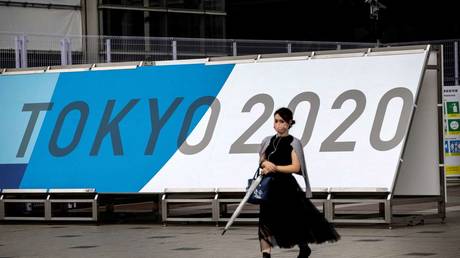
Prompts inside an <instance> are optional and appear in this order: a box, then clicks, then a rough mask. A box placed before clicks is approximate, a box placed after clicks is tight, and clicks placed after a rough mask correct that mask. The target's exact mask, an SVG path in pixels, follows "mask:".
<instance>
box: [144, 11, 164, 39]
mask: <svg viewBox="0 0 460 258" xmlns="http://www.w3.org/2000/svg"><path fill="white" fill-rule="evenodd" d="M147 20H148V23H149V26H150V37H166V36H168V34H167V28H166V13H161V12H150V13H149V17H148V18H147Z"/></svg>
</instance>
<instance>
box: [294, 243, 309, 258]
mask: <svg viewBox="0 0 460 258" xmlns="http://www.w3.org/2000/svg"><path fill="white" fill-rule="evenodd" d="M310 254H311V249H310V247H308V244H307V243H302V244H299V256H297V258H306V257H309V256H310Z"/></svg>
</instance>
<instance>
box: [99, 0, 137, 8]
mask: <svg viewBox="0 0 460 258" xmlns="http://www.w3.org/2000/svg"><path fill="white" fill-rule="evenodd" d="M102 4H111V5H123V6H136V7H137V6H144V0H102Z"/></svg>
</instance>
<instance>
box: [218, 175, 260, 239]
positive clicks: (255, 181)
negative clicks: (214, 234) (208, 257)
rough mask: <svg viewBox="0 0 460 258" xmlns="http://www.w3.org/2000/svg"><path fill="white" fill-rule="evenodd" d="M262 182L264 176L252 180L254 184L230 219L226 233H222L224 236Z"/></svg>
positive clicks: (225, 229) (226, 226)
mask: <svg viewBox="0 0 460 258" xmlns="http://www.w3.org/2000/svg"><path fill="white" fill-rule="evenodd" d="M261 180H262V175H259V176H258V177H257V178H256V179H255V180H252V183H251V185H250V186H249V188H248V190H247V191H246V194H245V195H244V198H243V200H241V202H240V204H238V207H237V208H236V210H235V211H234V212H233V214H232V217H230V219H229V220H228V222H227V225H225V228H224V231H222V235H224V234H225V232H227V230H228V229H229V228H230V226H231V225H232V224H233V221H235V219H236V217H238V215H239V214H240V212H241V210H242V209H243V207H244V205H245V204H246V202H247V201H248V199H249V196H251V194H252V192H254V190H255V189H256V187H257V186H258V185H259V183H260V181H261Z"/></svg>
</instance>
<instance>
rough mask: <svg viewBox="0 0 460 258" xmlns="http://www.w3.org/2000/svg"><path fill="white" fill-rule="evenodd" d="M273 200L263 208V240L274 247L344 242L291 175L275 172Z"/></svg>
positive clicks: (270, 197) (260, 223) (261, 212)
mask: <svg viewBox="0 0 460 258" xmlns="http://www.w3.org/2000/svg"><path fill="white" fill-rule="evenodd" d="M271 176H273V177H274V179H273V180H272V182H271V185H270V195H269V201H268V202H267V203H264V204H261V205H260V214H259V239H263V240H265V241H266V242H268V243H269V244H270V245H271V246H279V247H281V248H292V247H294V246H295V245H298V244H306V243H316V244H320V243H324V242H335V241H338V240H339V239H340V235H339V234H338V233H337V231H336V230H335V228H334V227H333V225H332V224H330V223H329V222H328V221H327V220H326V218H325V217H324V216H323V214H322V213H321V212H320V211H319V210H318V209H317V208H316V207H315V205H314V204H313V203H312V202H311V201H310V200H309V199H307V198H306V197H305V192H304V191H303V190H302V189H301V188H300V186H299V184H298V183H297V181H296V179H295V178H294V176H293V175H291V174H281V173H275V174H273V175H271Z"/></svg>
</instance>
